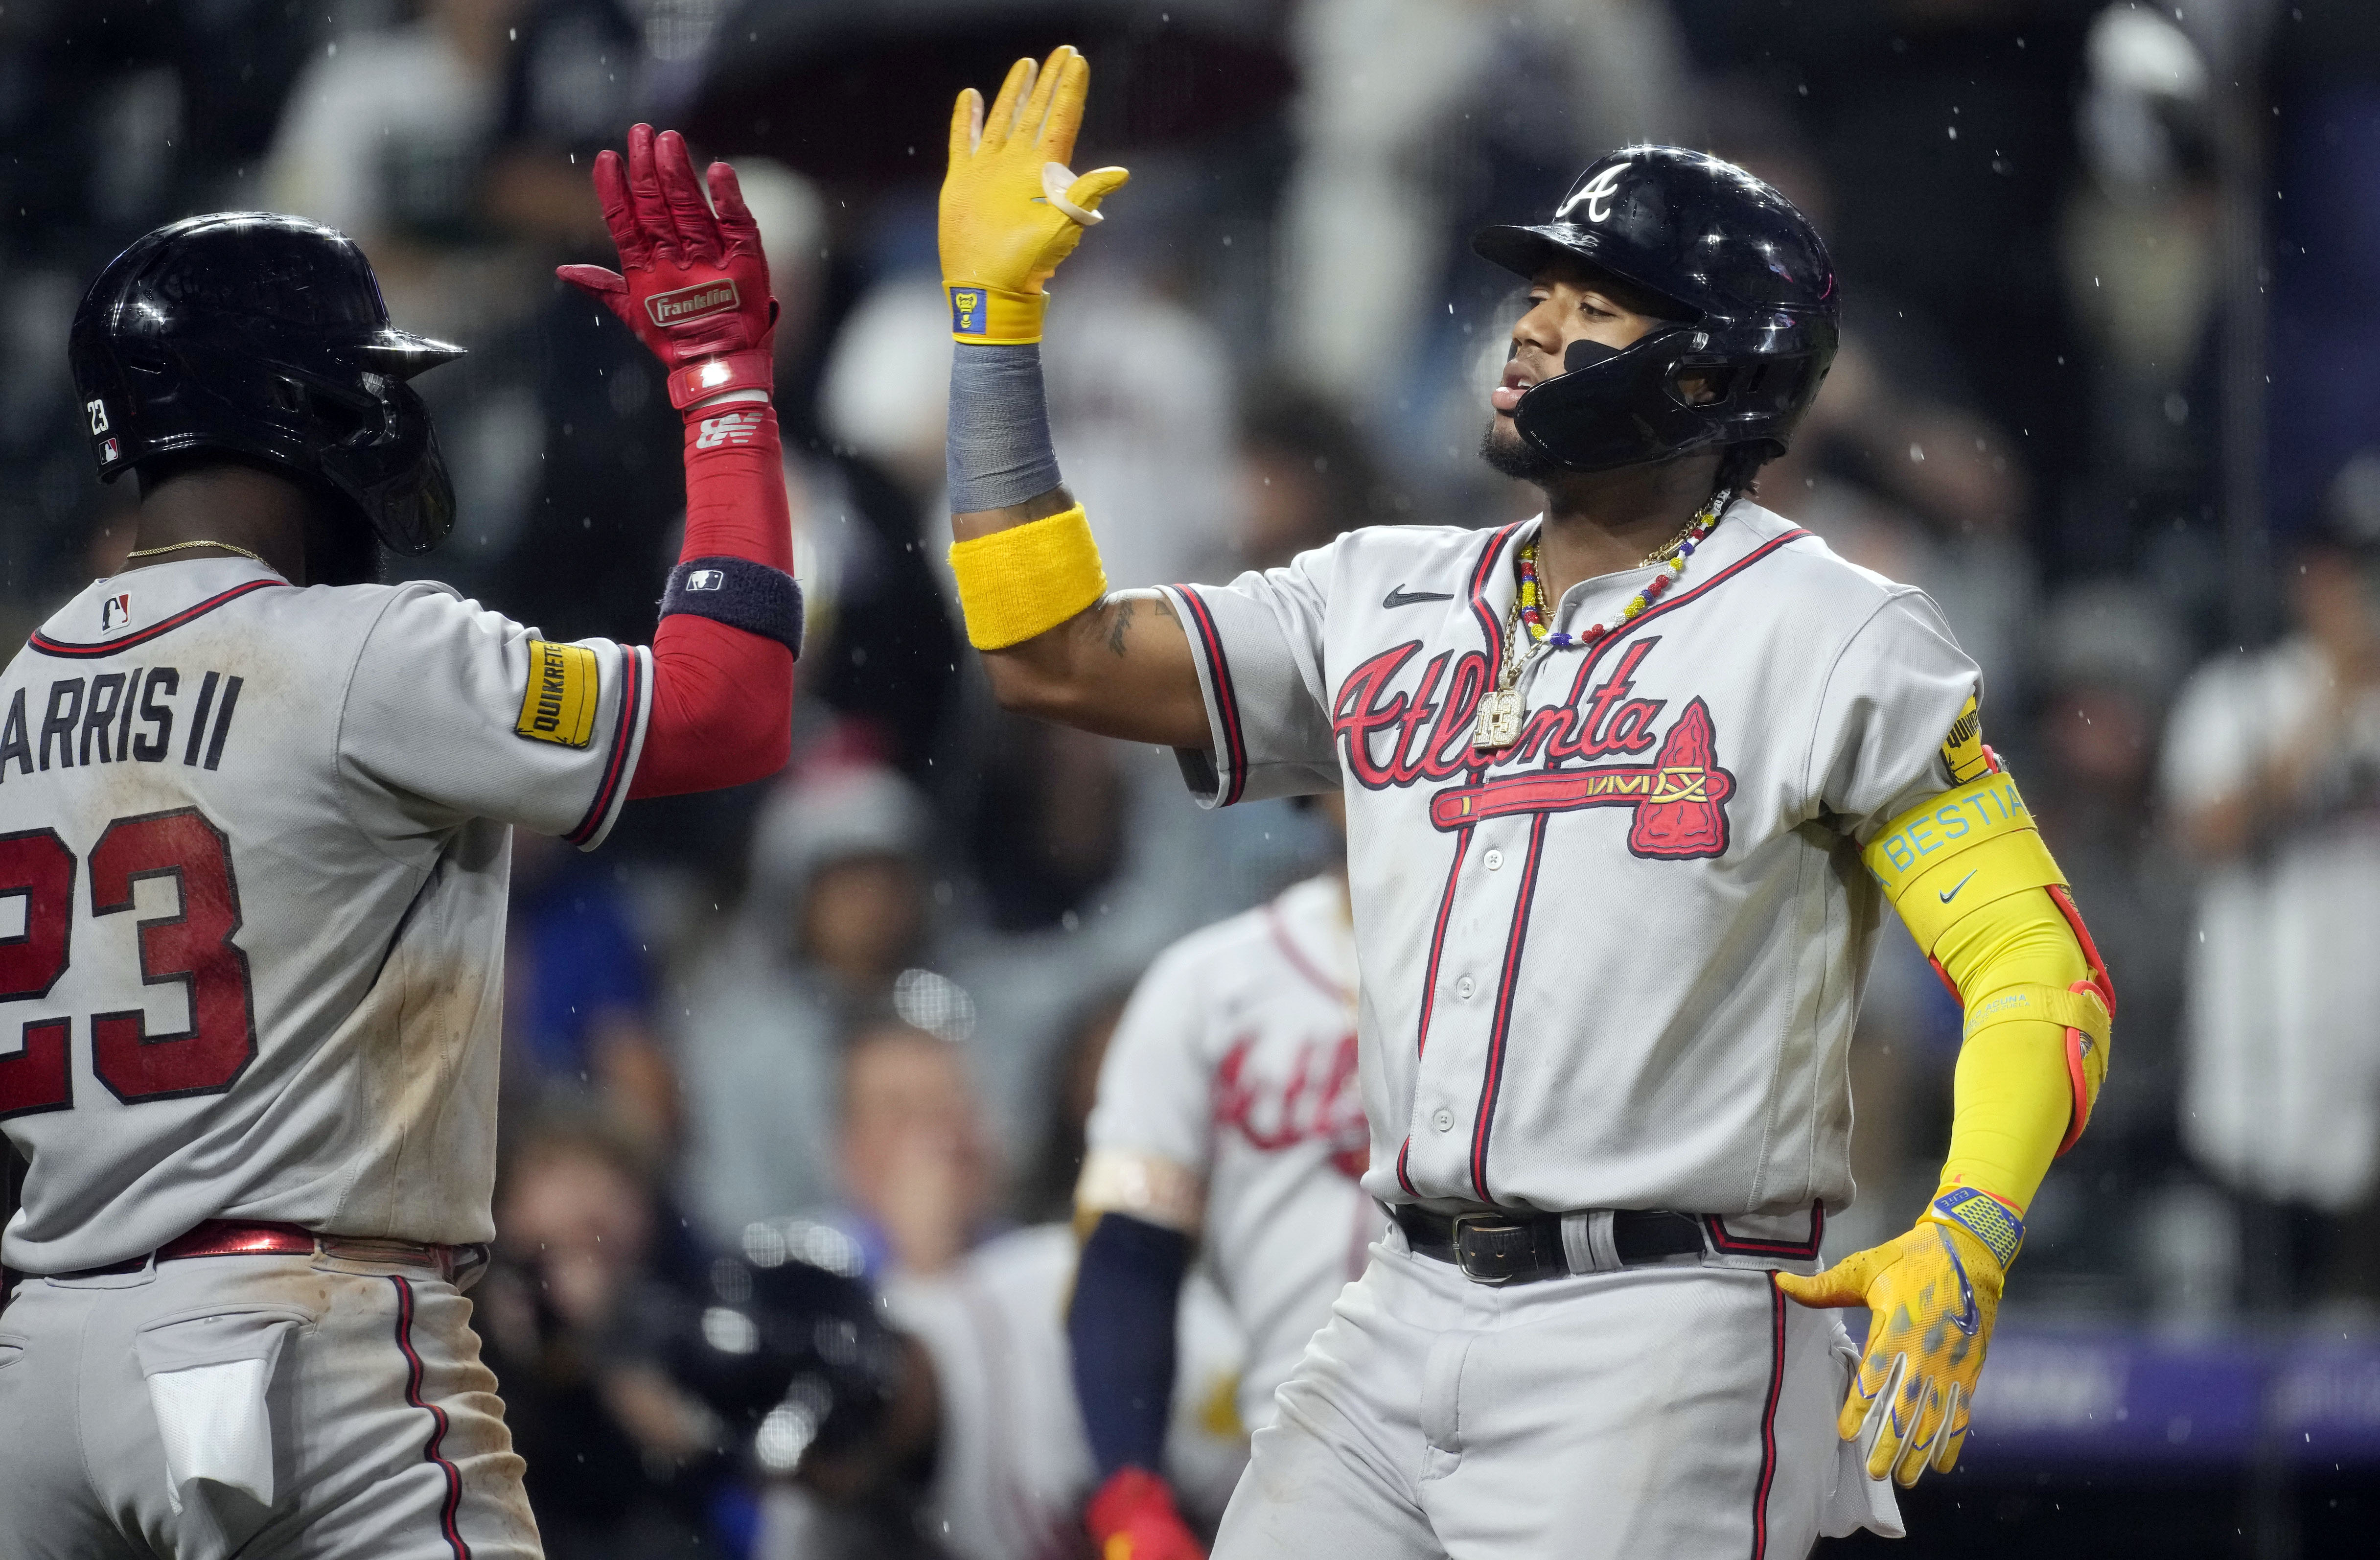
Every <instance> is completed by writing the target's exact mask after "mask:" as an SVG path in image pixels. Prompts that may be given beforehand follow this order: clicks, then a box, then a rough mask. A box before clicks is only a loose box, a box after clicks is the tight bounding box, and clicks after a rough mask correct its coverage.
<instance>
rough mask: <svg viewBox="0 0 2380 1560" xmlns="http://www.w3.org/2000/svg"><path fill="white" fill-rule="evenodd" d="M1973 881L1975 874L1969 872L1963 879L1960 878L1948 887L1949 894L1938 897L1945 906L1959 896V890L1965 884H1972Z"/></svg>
mask: <svg viewBox="0 0 2380 1560" xmlns="http://www.w3.org/2000/svg"><path fill="white" fill-rule="evenodd" d="M1974 880H1975V874H1974V873H1973V872H1969V873H1968V874H1967V875H1966V876H1965V877H1962V878H1961V879H1960V880H1959V881H1958V882H1956V883H1954V884H1951V885H1950V892H1949V893H1948V894H1944V895H1940V896H1938V897H1939V898H1940V899H1941V901H1942V903H1944V904H1946V905H1947V904H1949V902H1950V901H1951V900H1953V899H1956V898H1957V897H1958V896H1959V890H1961V889H1962V888H1964V887H1966V886H1967V884H1971V883H1973V881H1974Z"/></svg>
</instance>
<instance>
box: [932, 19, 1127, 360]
mask: <svg viewBox="0 0 2380 1560" xmlns="http://www.w3.org/2000/svg"><path fill="white" fill-rule="evenodd" d="M1090 86H1091V64H1090V61H1088V60H1087V59H1085V58H1084V57H1083V56H1082V55H1079V54H1077V53H1075V51H1074V49H1072V48H1071V47H1068V46H1066V45H1064V44H1061V45H1059V47H1058V48H1057V50H1056V51H1055V52H1053V53H1052V54H1051V55H1050V57H1049V59H1048V60H1047V61H1046V62H1044V63H1043V64H1042V65H1041V66H1040V67H1038V68H1037V67H1035V65H1034V63H1033V62H1032V61H1031V60H1029V59H1021V60H1018V61H1017V62H1016V63H1015V64H1014V66H1011V67H1009V71H1008V79H1007V80H1005V81H1002V83H1001V84H1000V95H999V96H998V97H995V98H994V99H992V102H991V112H990V114H989V115H986V114H985V113H984V108H983V95H982V94H981V93H980V92H977V91H976V90H975V89H974V88H973V87H969V88H968V89H966V91H963V92H961V93H960V94H959V100H958V104H957V105H956V106H955V107H953V109H952V110H951V165H950V171H949V173H947V174H945V175H944V176H943V178H942V204H941V249H942V289H943V291H944V293H945V294H946V295H947V296H948V298H949V299H950V304H951V334H952V335H953V336H956V337H957V338H958V339H959V340H961V341H965V342H970V343H987V344H991V345H995V346H1014V345H1021V344H1023V343H1026V342H1033V341H1038V340H1040V339H1041V313H1042V310H1043V309H1044V307H1045V306H1046V305H1047V303H1048V299H1047V297H1046V296H1045V295H1044V294H1043V292H1042V290H1041V285H1042V284H1043V283H1044V282H1047V281H1048V280H1049V279H1050V275H1051V274H1052V273H1054V272H1055V271H1056V270H1057V269H1058V262H1060V261H1062V260H1064V259H1065V258H1066V257H1067V256H1068V255H1070V254H1072V253H1074V252H1075V245H1076V244H1077V243H1079V242H1081V241H1082V237H1083V229H1084V228H1086V227H1088V226H1090V225H1092V224H1094V223H1096V222H1098V221H1099V220H1100V218H1099V202H1100V201H1104V200H1106V199H1107V198H1108V196H1109V195H1110V194H1111V193H1113V192H1114V191H1115V190H1116V189H1119V188H1121V187H1122V186H1123V182H1124V181H1125V180H1126V179H1128V178H1130V177H1132V176H1131V175H1130V174H1128V173H1126V172H1125V171H1124V170H1123V169H1122V168H1094V169H1092V170H1091V171H1090V172H1089V173H1087V174H1083V175H1081V176H1079V177H1078V176H1076V175H1075V174H1074V173H1073V172H1071V171H1069V170H1068V168H1067V166H1066V164H1067V162H1068V161H1069V160H1070V159H1072V158H1073V156H1074V155H1075V132H1076V131H1078V130H1080V129H1081V128H1083V103H1084V99H1085V98H1086V97H1087V95H1088V93H1089V91H1090Z"/></svg>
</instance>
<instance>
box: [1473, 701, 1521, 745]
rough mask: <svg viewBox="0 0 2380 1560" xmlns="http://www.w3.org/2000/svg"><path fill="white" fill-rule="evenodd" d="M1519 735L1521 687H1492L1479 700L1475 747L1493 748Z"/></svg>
mask: <svg viewBox="0 0 2380 1560" xmlns="http://www.w3.org/2000/svg"><path fill="white" fill-rule="evenodd" d="M1520 739H1521V690H1520V689H1517V688H1500V689H1491V690H1490V691H1489V692H1488V694H1487V695H1486V697H1484V698H1482V699H1481V700H1480V701H1479V721H1478V724H1477V725H1474V726H1473V727H1472V728H1471V746H1472V748H1473V749H1474V750H1475V751H1479V752H1493V751H1495V750H1497V749H1499V748H1509V747H1511V746H1512V744H1513V743H1515V742H1517V741H1519V740H1520Z"/></svg>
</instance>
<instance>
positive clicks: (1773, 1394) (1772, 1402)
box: [1752, 1274, 1785, 1560]
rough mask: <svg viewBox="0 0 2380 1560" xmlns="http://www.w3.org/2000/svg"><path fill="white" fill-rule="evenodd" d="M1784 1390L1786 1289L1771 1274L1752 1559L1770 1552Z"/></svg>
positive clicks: (1753, 1505)
mask: <svg viewBox="0 0 2380 1560" xmlns="http://www.w3.org/2000/svg"><path fill="white" fill-rule="evenodd" d="M1784 1393H1785V1291H1784V1290H1782V1289H1779V1287H1777V1275H1776V1274H1769V1275H1768V1401H1767V1403H1766V1404H1765V1405H1763V1406H1762V1408H1761V1410H1760V1481H1759V1482H1758V1483H1757V1484H1755V1486H1753V1491H1752V1560H1767V1554H1768V1491H1769V1489H1770V1487H1771V1486H1772V1485H1774V1484H1775V1483H1776V1482H1777V1400H1778V1399H1779V1397H1781V1396H1783V1395H1784Z"/></svg>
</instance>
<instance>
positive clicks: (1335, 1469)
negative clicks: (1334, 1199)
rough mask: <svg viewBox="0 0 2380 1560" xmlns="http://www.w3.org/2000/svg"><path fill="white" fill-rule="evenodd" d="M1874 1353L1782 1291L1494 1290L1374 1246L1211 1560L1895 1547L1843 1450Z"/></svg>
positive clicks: (1639, 1277) (1594, 1284)
mask: <svg viewBox="0 0 2380 1560" xmlns="http://www.w3.org/2000/svg"><path fill="white" fill-rule="evenodd" d="M1857 1368H1858V1355H1857V1353H1856V1351H1855V1350H1854V1349H1853V1347H1852V1344H1851V1342H1850V1340H1849V1338H1848V1337H1847V1336H1846V1335H1844V1332H1843V1329H1842V1325H1841V1323H1840V1322H1838V1321H1836V1319H1835V1317H1834V1315H1833V1313H1831V1312H1821V1311H1814V1310H1804V1309H1803V1307H1801V1306H1798V1305H1795V1304H1793V1303H1792V1302H1791V1301H1790V1300H1787V1299H1786V1298H1784V1297H1783V1296H1782V1295H1781V1294H1779V1293H1778V1291H1777V1289H1776V1287H1775V1286H1773V1285H1772V1284H1771V1283H1770V1282H1769V1279H1768V1276H1767V1274H1765V1273H1761V1272H1754V1271H1746V1270H1744V1269H1743V1268H1729V1267H1718V1266H1702V1265H1698V1264H1696V1263H1695V1262H1694V1261H1692V1260H1691V1259H1686V1260H1682V1261H1678V1262H1675V1263H1666V1264H1660V1265H1653V1266H1645V1267H1639V1268H1628V1269H1623V1270H1621V1271H1617V1272H1611V1273H1600V1274H1583V1275H1577V1276H1573V1277H1568V1278H1555V1279H1548V1280H1546V1281H1544V1282H1541V1283H1536V1284H1529V1285H1522V1286H1512V1287H1510V1288H1494V1287H1489V1286H1483V1285H1479V1284H1475V1283H1473V1282H1471V1281H1470V1280H1468V1279H1466V1278H1464V1277H1463V1275H1462V1274H1460V1273H1458V1272H1457V1271H1456V1270H1455V1269H1454V1268H1453V1267H1452V1266H1451V1265H1449V1264H1447V1263H1444V1262H1440V1261H1433V1260H1431V1259H1428V1258H1425V1257H1416V1256H1415V1255H1413V1254H1412V1253H1411V1252H1410V1251H1408V1250H1407V1249H1405V1245H1404V1240H1403V1236H1402V1235H1401V1234H1400V1233H1398V1232H1395V1231H1391V1232H1390V1235H1389V1236H1388V1237H1387V1238H1386V1239H1385V1240H1383V1241H1382V1242H1380V1243H1379V1244H1378V1245H1376V1246H1374V1247H1373V1248H1372V1255H1371V1261H1370V1262H1369V1263H1368V1265H1367V1266H1366V1269H1365V1271H1364V1274H1363V1276H1362V1277H1361V1278H1359V1279H1357V1280H1356V1281H1355V1282H1354V1283H1353V1284H1351V1285H1349V1286H1347V1288H1346V1290H1345V1291H1344V1292H1343V1293H1342V1295H1341V1296H1340V1298H1339V1301H1338V1304H1337V1305H1336V1306H1335V1307H1334V1308H1333V1309H1332V1311H1331V1320H1330V1323H1329V1325H1327V1326H1326V1327H1324V1329H1323V1330H1322V1331H1321V1332H1320V1333H1318V1334H1317V1335H1315V1338H1314V1342H1313V1343H1312V1344H1311V1345H1310V1346H1309V1347H1307V1349H1306V1352H1305V1359H1303V1360H1301V1361H1300V1362H1299V1365H1298V1368H1297V1371H1296V1373H1295V1374H1294V1375H1293V1376H1292V1377H1291V1378H1290V1380H1289V1381H1288V1382H1287V1383H1284V1384H1283V1385H1282V1387H1281V1391H1280V1394H1279V1395H1278V1399H1277V1401H1278V1403H1279V1405H1280V1413H1279V1415H1278V1417H1277V1419H1276V1420H1275V1421H1274V1423H1273V1424H1271V1425H1270V1426H1268V1427H1267V1428H1265V1429H1263V1430H1260V1431H1258V1432H1257V1434H1256V1439H1255V1443H1254V1449H1253V1454H1252V1456H1251V1458H1250V1461H1249V1464H1248V1469H1247V1471H1246V1473H1245V1474H1244V1475H1242V1477H1241V1479H1240V1483H1239V1488H1238V1489H1237V1490H1236V1491H1235V1492H1234V1493H1233V1497H1232V1504H1231V1508H1230V1509H1229V1510H1228V1511H1227V1512H1226V1513H1225V1514H1224V1517H1223V1526H1222V1530H1221V1532H1220V1534H1219V1535H1218V1536H1217V1538H1216V1541H1215V1550H1214V1560H1314V1557H1315V1556H1317V1555H1323V1554H1350V1555H1353V1554H1360V1555H1363V1556H1365V1557H1366V1560H1442V1557H1444V1560H1539V1557H1550V1556H1556V1555H1559V1556H1560V1557H1561V1560H1622V1557H1625V1560H1667V1557H1677V1560H1689V1557H1691V1560H1738V1557H1742V1560H1802V1556H1803V1555H1804V1554H1807V1553H1808V1551H1809V1549H1810V1547H1811V1545H1812V1544H1813V1543H1814V1542H1815V1541H1816V1539H1817V1537H1818V1536H1819V1534H1821V1533H1825V1534H1828V1535H1829V1536H1833V1535H1839V1534H1842V1533H1847V1532H1850V1531H1852V1530H1854V1529H1857V1528H1860V1527H1873V1528H1875V1529H1876V1530H1878V1531H1881V1532H1886V1533H1888V1534H1890V1535H1893V1536H1898V1535H1899V1532H1900V1519H1899V1513H1898V1510H1897V1508H1896V1506H1895V1505H1894V1502H1893V1499H1892V1494H1891V1491H1890V1486H1889V1485H1888V1484H1884V1483H1880V1482H1875V1481H1869V1480H1867V1479H1866V1478H1865V1477H1864V1472H1863V1470H1862V1469H1860V1468H1859V1465H1858V1463H1857V1461H1856V1456H1855V1453H1854V1452H1852V1450H1851V1449H1850V1448H1849V1447H1847V1446H1846V1445H1845V1444H1843V1443H1842V1442H1840V1440H1839V1439H1838V1438H1837V1436H1836V1434H1835V1416H1836V1413H1837V1411H1838V1410H1839V1409H1840V1408H1841V1406H1842V1401H1843V1395H1844V1393H1845V1392H1846V1391H1847V1390H1848V1389H1849V1387H1850V1385H1851V1383H1852V1375H1853V1373H1854V1371H1856V1370H1857Z"/></svg>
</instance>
